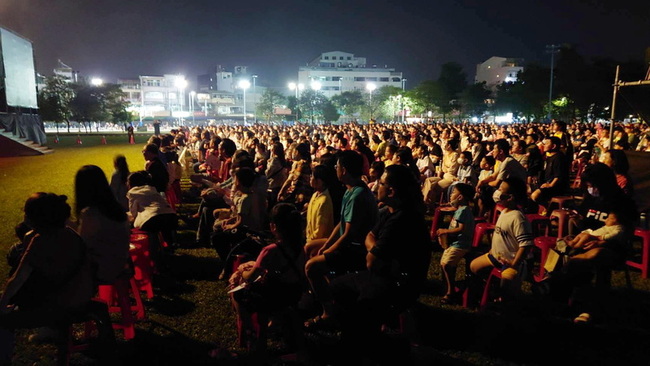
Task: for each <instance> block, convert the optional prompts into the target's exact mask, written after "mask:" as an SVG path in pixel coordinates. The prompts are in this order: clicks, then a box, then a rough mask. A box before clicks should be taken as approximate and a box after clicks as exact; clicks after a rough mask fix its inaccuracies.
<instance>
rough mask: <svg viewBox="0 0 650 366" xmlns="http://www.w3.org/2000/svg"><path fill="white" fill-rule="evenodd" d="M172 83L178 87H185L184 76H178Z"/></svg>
mask: <svg viewBox="0 0 650 366" xmlns="http://www.w3.org/2000/svg"><path fill="white" fill-rule="evenodd" d="M174 85H175V86H176V87H177V88H178V89H185V88H186V87H187V80H185V78H184V77H181V76H179V77H178V78H177V79H176V81H175V82H174Z"/></svg>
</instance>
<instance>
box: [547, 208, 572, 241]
mask: <svg viewBox="0 0 650 366" xmlns="http://www.w3.org/2000/svg"><path fill="white" fill-rule="evenodd" d="M569 215H570V212H569V211H568V210H553V212H551V215H550V216H549V219H550V220H553V219H557V237H558V238H564V237H565V236H566V235H567V233H568V231H569Z"/></svg>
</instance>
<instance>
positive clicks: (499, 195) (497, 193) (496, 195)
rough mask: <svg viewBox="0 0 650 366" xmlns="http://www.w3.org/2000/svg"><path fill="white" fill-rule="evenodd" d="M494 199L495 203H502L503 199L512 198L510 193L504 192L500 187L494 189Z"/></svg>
mask: <svg viewBox="0 0 650 366" xmlns="http://www.w3.org/2000/svg"><path fill="white" fill-rule="evenodd" d="M492 199H493V200H494V203H500V202H501V201H506V200H508V199H510V195H509V194H505V193H503V192H502V191H501V190H500V189H497V190H496V191H494V194H492Z"/></svg>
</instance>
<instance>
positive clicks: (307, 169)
mask: <svg viewBox="0 0 650 366" xmlns="http://www.w3.org/2000/svg"><path fill="white" fill-rule="evenodd" d="M614 131H615V132H614V138H613V145H612V146H610V138H609V132H608V130H607V128H606V127H605V126H601V125H597V124H590V123H580V124H566V123H564V122H561V121H553V122H552V123H551V124H512V125H493V124H469V123H462V124H452V123H429V124H424V123H421V124H370V125H359V124H355V123H350V124H345V125H316V126H314V125H298V124H297V125H294V126H273V125H253V126H226V125H218V126H207V127H193V128H191V129H190V128H186V127H184V128H181V129H179V130H173V131H172V133H170V134H169V135H165V136H155V137H153V138H152V139H151V140H150V141H149V143H148V144H147V145H146V146H145V148H144V149H143V156H144V159H145V166H144V168H145V170H144V171H141V172H136V173H133V174H130V175H129V174H128V167H126V164H125V162H124V159H122V158H120V159H116V172H115V174H113V179H112V182H111V185H110V188H113V190H112V192H113V194H112V195H111V199H110V200H109V199H108V198H107V194H108V193H106V192H109V193H110V192H111V190H110V188H108V183H107V182H106V183H105V181H106V179H105V178H104V180H101V179H99V178H98V177H99V176H100V175H101V176H103V172H101V170H99V171H97V169H99V168H96V167H94V168H92V167H84V168H82V170H81V171H80V173H79V174H80V175H81V176H83V174H86V175H88V176H90V175H91V173H92V174H95V175H97V177H96V178H92V179H93V182H94V181H98V182H99V181H100V180H101V186H102V187H103V185H104V184H106V186H107V188H106V189H107V190H105V191H101V192H97V193H96V196H97V197H101V199H99V198H93V199H90V198H87V199H85V202H87V206H86V204H84V206H83V207H77V211H76V213H77V215H78V216H79V217H78V219H80V221H81V222H80V229H79V230H80V233H81V234H82V235H81V237H82V238H83V239H84V241H85V246H87V247H88V250H89V253H90V254H91V257H92V256H93V253H106V255H107V256H108V258H110V260H106V261H107V262H111V263H98V265H99V266H100V267H99V268H101V274H100V275H99V277H98V278H97V279H98V280H99V281H109V282H110V281H111V279H113V278H114V277H116V276H119V271H118V269H119V268H118V267H119V266H118V264H119V265H123V264H124V263H122V260H123V259H124V260H125V259H126V258H127V257H128V256H127V255H124V248H123V246H122V244H123V243H122V240H121V239H120V240H117V239H116V240H115V242H119V243H120V246H116V247H114V248H111V249H110V250H109V249H107V248H105V246H106V245H107V244H106V243H104V240H102V237H103V234H102V231H101V230H107V229H106V228H107V227H108V226H105V227H104V225H102V224H97V223H98V222H99V223H101V222H106V223H110V225H112V226H111V227H115V228H117V227H120V228H121V227H122V226H123V224H124V223H125V222H127V219H126V217H127V214H126V213H125V212H126V211H127V209H128V211H129V213H128V217H129V218H130V219H131V220H132V221H133V223H134V224H135V227H139V228H141V229H143V230H150V231H151V232H157V231H163V234H164V240H165V241H166V242H167V243H169V244H170V245H174V244H175V239H174V237H173V234H172V233H170V232H169V231H171V232H173V230H174V228H175V225H176V219H177V216H176V214H175V210H174V208H173V206H174V204H175V203H177V202H178V200H180V197H181V194H180V192H178V187H179V186H178V181H179V179H180V176H181V174H185V175H186V176H187V177H188V178H190V179H191V182H192V183H193V184H194V185H195V186H196V187H197V188H198V192H200V195H199V197H200V199H201V204H200V206H199V209H198V210H197V212H196V214H195V215H194V217H195V218H196V219H197V220H196V225H197V226H196V230H197V235H196V244H198V245H201V246H206V247H213V248H214V249H215V250H216V252H217V254H218V256H219V257H220V259H221V260H222V261H223V262H224V265H223V271H222V274H221V275H220V277H221V278H223V279H227V278H229V277H230V275H231V272H233V271H234V272H235V274H234V275H239V276H240V277H241V278H243V280H247V279H251V278H256V276H254V275H257V274H259V272H260V271H261V270H262V269H265V270H268V268H265V267H266V266H267V265H269V266H277V265H279V266H280V267H282V268H281V270H282V271H285V272H287V276H288V277H290V279H291V280H292V281H293V282H295V281H303V282H304V283H303V286H300V288H301V289H304V291H305V292H308V293H309V294H311V295H312V296H313V298H314V299H315V300H316V302H317V303H318V304H319V306H318V310H317V312H318V315H316V316H313V317H309V318H306V319H305V322H304V327H305V328H306V329H307V330H309V329H310V328H311V329H318V328H321V327H332V326H335V327H341V329H344V330H346V331H347V333H346V334H347V335H346V336H350V335H352V337H358V336H368V337H370V338H372V337H374V336H375V335H376V333H375V331H376V330H377V329H378V328H377V324H379V323H378V321H379V320H380V319H382V317H383V316H384V315H386V314H387V313H388V309H389V308H392V309H394V308H395V307H397V308H400V309H402V308H404V307H406V306H409V304H410V303H412V302H413V301H415V299H417V294H418V293H419V291H420V290H421V288H422V284H423V282H424V280H425V279H426V269H424V267H423V266H428V263H429V261H428V258H430V255H429V254H428V253H429V252H430V251H431V246H430V239H428V238H427V236H426V234H422V233H425V230H426V228H425V223H424V222H425V221H424V219H425V215H426V213H427V212H429V213H434V212H435V210H436V209H438V208H439V207H441V206H444V205H446V204H447V203H448V204H449V206H450V207H451V209H452V210H456V214H455V215H454V217H453V219H452V221H451V225H449V227H442V228H441V229H439V230H438V231H437V232H436V233H435V234H436V235H434V236H435V239H436V241H438V242H440V243H441V244H442V245H443V246H445V248H446V249H445V252H444V254H443V258H442V260H441V266H442V267H443V273H444V278H442V280H444V281H445V282H446V284H447V286H446V291H445V293H444V294H441V295H443V297H442V302H443V303H448V304H453V303H458V302H459V299H460V296H459V293H458V291H459V289H458V287H457V286H456V278H455V277H456V267H457V266H458V265H459V262H460V260H461V259H462V258H463V257H464V256H465V255H466V254H467V253H468V252H470V251H472V250H473V249H474V248H471V247H470V243H473V242H475V240H474V238H473V236H474V230H473V228H474V226H475V225H474V224H475V222H474V221H475V220H476V221H477V222H478V221H480V220H486V221H488V222H491V223H492V224H493V225H494V234H493V235H492V237H491V239H490V241H489V245H488V247H489V248H488V249H487V250H486V251H484V252H483V253H479V255H475V256H472V258H473V259H471V258H466V260H467V261H468V263H469V262H470V261H471V263H469V265H468V269H469V270H470V271H471V273H472V274H473V275H474V276H473V278H474V279H477V278H478V279H480V278H485V277H486V276H487V274H488V273H489V272H490V271H491V270H492V269H494V268H496V269H498V270H500V273H501V274H500V275H501V276H502V279H503V281H502V282H503V283H504V286H503V287H504V288H503V294H502V300H504V301H516V298H517V295H518V294H517V292H518V290H519V284H520V282H521V280H522V278H523V277H524V274H525V272H526V271H527V270H529V269H527V268H526V266H527V265H528V263H530V261H529V260H528V259H530V257H531V255H532V248H533V246H534V245H533V240H534V238H535V237H534V235H533V230H532V227H531V223H530V222H529V221H528V218H527V216H526V215H527V214H531V213H540V212H543V214H545V215H547V216H548V214H549V213H550V207H549V204H550V202H551V200H552V199H553V198H555V197H558V196H570V197H574V196H579V197H580V199H579V200H577V201H578V202H580V203H579V204H578V205H576V206H575V207H573V208H575V211H574V214H572V215H571V220H570V223H569V225H568V232H569V233H570V234H577V233H579V232H583V231H584V230H586V229H590V230H593V231H594V232H596V230H598V229H599V228H601V227H603V226H605V225H606V224H608V221H607V220H608V217H609V216H610V215H612V216H614V217H615V221H616V222H615V225H616V226H617V227H620V228H622V229H621V232H622V233H620V234H617V235H600V232H597V234H596V235H592V236H587V234H585V235H583V236H581V237H580V239H579V240H576V241H575V242H574V241H573V240H571V243H576V244H575V246H576V247H577V249H579V251H576V252H575V253H574V254H575V255H573V256H572V257H571V258H570V259H569V261H568V264H567V265H566V266H565V268H564V269H563V270H562V272H561V273H557V274H555V275H554V276H553V277H555V279H554V280H553V281H552V282H554V283H559V284H560V285H559V286H558V288H559V290H557V291H555V292H556V293H563V294H564V293H567V291H568V290H567V288H572V287H575V286H579V285H583V284H584V283H585V281H584V278H586V277H588V274H590V273H592V272H593V270H594V269H595V268H599V267H612V266H613V265H614V263H615V262H616V263H619V262H620V261H621V260H622V258H623V257H624V256H625V255H626V244H627V238H628V237H629V233H630V230H632V229H633V227H634V224H635V220H636V217H635V214H634V213H635V212H636V207H635V204H634V200H633V194H634V192H633V190H632V188H631V187H632V185H633V182H632V178H631V177H630V176H629V174H628V170H629V164H628V162H627V158H626V155H625V151H626V150H637V151H650V137H649V136H650V129H648V128H647V127H642V126H627V125H626V126H623V125H621V126H616V128H615V129H614ZM82 173H83V174H82ZM100 173H102V174H100ZM79 179H81V178H79ZM90 179H91V178H86V180H87V181H90ZM575 181H578V182H579V185H575V184H574V185H572V182H575ZM85 184H89V183H85ZM102 189H103V188H102ZM174 197H175V199H174ZM174 200H176V202H174ZM80 202H84V200H80V199H79V198H78V199H77V204H80ZM125 205H127V207H125ZM278 205H281V206H278ZM540 206H541V207H542V209H540ZM287 207H290V208H291V209H289V208H287ZM621 207H623V208H625V210H623V211H621V210H615V208H617V209H618V208H621ZM285 211H286V212H285ZM295 213H299V214H301V215H295ZM497 213H498V214H497ZM612 213H613V214H612ZM286 217H291V218H292V219H291V220H293V221H292V222H291V225H288V224H287V218H286ZM611 220H614V219H613V218H610V221H611ZM434 224H437V223H434ZM98 225H99V227H97V226H98ZM608 225H609V224H608ZM127 227H128V225H127ZM88 230H95V231H96V232H90V233H89V232H88ZM291 230H294V232H291ZM110 231H111V234H112V235H114V236H120V238H121V235H122V234H120V233H121V231H119V230H117V229H111V230H110ZM265 231H270V232H272V233H273V235H272V236H273V237H274V238H275V240H276V243H275V245H276V246H275V247H272V248H271V247H269V248H265V249H264V250H261V248H260V250H261V254H260V257H259V258H257V261H256V263H255V265H254V266H252V267H250V266H249V267H247V268H248V271H247V272H245V275H244V276H243V277H242V276H241V271H237V268H233V267H234V266H233V264H234V257H233V256H232V254H233V250H234V248H235V247H236V244H237V243H239V242H240V241H241V240H242V238H243V235H245V234H247V233H254V234H258V233H262V232H265ZM298 233H299V234H300V235H298ZM421 234H422V235H421ZM29 238H33V236H31V235H27V236H26V239H25V240H24V241H23V242H24V243H27V244H25V245H29V242H28V241H29ZM298 241H300V243H298ZM577 243H579V244H577ZM285 245H286V249H287V251H288V252H290V253H289V256H288V257H286V256H284V255H285V254H284V252H283V250H284V249H282V248H284V247H285ZM296 247H302V248H303V250H302V251H303V252H302V253H301V254H300V256H298V255H297V253H293V251H294V249H295V248H296ZM27 252H29V249H28V250H27ZM278 253H280V254H282V255H279V254H278ZM255 254H257V253H255ZM96 258H105V256H104V255H97V256H96ZM268 258H274V259H273V260H270V259H268ZM425 258H426V259H427V260H426V261H424V260H423V261H422V263H420V261H419V260H420V259H425ZM249 259H251V260H255V259H256V257H255V256H253V257H252V258H249ZM125 261H126V260H125ZM113 262H115V263H113ZM117 262H120V263H117ZM285 262H286V263H285ZM425 262H426V263H425ZM287 263H292V264H291V265H289V264H287ZM296 263H299V264H300V266H301V268H300V271H301V273H300V274H298V273H293V272H292V270H293V269H292V267H293V266H294V265H296ZM540 265H543V264H540ZM396 269H397V270H398V273H397V272H395V270H396ZM251 271H252V272H251ZM19 272H20V269H19V270H18V271H17V272H16V273H19ZM98 273H99V272H98ZM251 273H252V274H251ZM253 274H254V275H253ZM404 276H406V277H404ZM231 282H233V281H231ZM395 286H397V287H399V289H398V288H396V287H395ZM468 288H471V286H468ZM395 291H406V292H405V293H404V294H402V295H404V296H402V298H403V299H404V300H408V301H404V302H403V303H400V304H394V303H390V301H388V299H389V298H390V297H391V296H394V293H395ZM239 296H240V295H238V296H237V298H234V300H236V301H238V302H240V303H241V304H243V303H246V302H245V300H244V299H242V298H240V297H239ZM3 299H4V298H3ZM4 300H5V301H9V299H4ZM7 303H10V302H7ZM284 305H287V306H289V305H293V304H284ZM363 309H365V311H364V310H363ZM350 314H356V315H354V316H350ZM359 314H365V315H366V316H359ZM368 314H372V315H373V316H372V319H370V318H368V317H367V315H368ZM351 324H356V325H355V326H351ZM357 325H359V326H357ZM359 332H362V333H359Z"/></svg>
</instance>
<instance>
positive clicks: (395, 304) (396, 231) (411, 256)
mask: <svg viewBox="0 0 650 366" xmlns="http://www.w3.org/2000/svg"><path fill="white" fill-rule="evenodd" d="M379 185H380V186H379V191H378V199H379V201H380V202H381V203H383V204H384V207H383V208H382V209H381V211H380V212H379V220H378V221H377V224H376V225H375V227H374V229H373V230H372V231H371V232H370V233H368V235H367V236H366V241H365V244H366V248H367V250H368V253H367V255H366V267H367V269H368V270H367V271H362V272H356V273H351V274H347V275H343V276H341V277H339V278H336V279H334V280H333V281H332V284H331V286H330V287H331V291H332V293H333V298H334V304H335V307H334V309H333V314H332V315H333V317H334V318H335V319H336V320H338V321H339V322H340V323H341V330H342V332H343V333H342V340H343V342H344V345H345V347H346V351H348V352H352V353H351V354H350V353H347V352H346V356H347V355H350V357H352V358H353V359H354V357H355V356H360V355H370V354H373V355H375V356H378V357H381V358H382V359H384V358H385V357H389V356H393V357H398V358H399V357H401V355H399V356H398V355H397V354H394V353H393V352H384V353H382V352H377V348H378V347H377V344H378V342H379V340H380V330H381V325H382V324H383V323H385V322H386V320H388V319H389V316H390V315H397V314H399V313H400V312H402V311H404V310H405V309H406V308H408V307H409V306H411V305H412V304H413V303H414V302H415V301H416V300H417V298H418V297H419V295H420V291H421V289H422V286H423V284H424V282H425V280H426V276H427V270H428V268H429V262H430V259H431V254H430V246H429V244H430V242H429V237H428V234H427V230H426V225H425V222H424V204H423V202H424V200H423V198H422V194H421V192H420V190H419V189H418V188H419V182H418V181H417V180H416V179H415V177H414V176H413V174H410V170H409V168H407V167H405V166H401V165H391V166H389V167H387V168H386V172H385V173H384V174H383V176H382V177H381V179H380V181H379ZM371 350H372V351H371Z"/></svg>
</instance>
